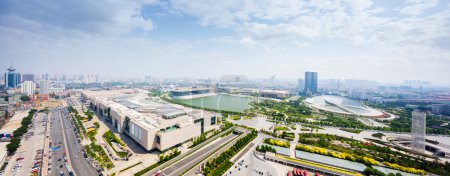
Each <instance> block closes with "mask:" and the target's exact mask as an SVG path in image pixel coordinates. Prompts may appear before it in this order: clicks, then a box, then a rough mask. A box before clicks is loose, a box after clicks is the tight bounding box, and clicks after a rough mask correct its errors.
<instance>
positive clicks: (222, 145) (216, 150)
mask: <svg viewBox="0 0 450 176" xmlns="http://www.w3.org/2000/svg"><path fill="white" fill-rule="evenodd" d="M239 136H240V134H239V135H238V136H236V138H237V137H239ZM236 138H233V139H232V140H230V141H228V142H227V143H225V145H222V147H219V148H218V149H216V150H215V151H214V152H213V153H212V154H211V156H212V155H213V154H214V153H216V152H218V151H219V150H220V149H222V148H224V147H225V146H227V145H228V144H229V143H231V142H233V141H234V140H235V139H236ZM206 159H208V158H206ZM206 159H204V160H206ZM204 160H202V161H199V162H197V163H195V165H193V166H192V167H190V168H189V169H187V170H186V171H184V172H183V173H182V174H181V175H184V174H186V173H187V172H188V171H190V170H191V169H192V168H194V167H195V166H197V165H198V164H199V163H201V162H203V161H204Z"/></svg>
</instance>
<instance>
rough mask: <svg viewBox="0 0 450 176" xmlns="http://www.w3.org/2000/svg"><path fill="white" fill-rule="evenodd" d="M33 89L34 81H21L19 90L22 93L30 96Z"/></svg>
mask: <svg viewBox="0 0 450 176" xmlns="http://www.w3.org/2000/svg"><path fill="white" fill-rule="evenodd" d="M35 91H36V83H34V82H33V81H24V82H22V85H21V92H22V93H23V94H26V95H28V96H30V95H34V92H35Z"/></svg>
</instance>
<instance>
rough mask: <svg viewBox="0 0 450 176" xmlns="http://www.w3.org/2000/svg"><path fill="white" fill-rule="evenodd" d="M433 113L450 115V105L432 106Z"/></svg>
mask: <svg viewBox="0 0 450 176" xmlns="http://www.w3.org/2000/svg"><path fill="white" fill-rule="evenodd" d="M431 113H433V114H443V115H450V104H434V105H431Z"/></svg>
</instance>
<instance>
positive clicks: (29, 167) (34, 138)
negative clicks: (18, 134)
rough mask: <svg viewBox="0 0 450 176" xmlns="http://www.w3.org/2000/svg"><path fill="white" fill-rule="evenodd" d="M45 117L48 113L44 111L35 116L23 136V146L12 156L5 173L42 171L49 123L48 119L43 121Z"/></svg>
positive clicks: (18, 174)
mask: <svg viewBox="0 0 450 176" xmlns="http://www.w3.org/2000/svg"><path fill="white" fill-rule="evenodd" d="M45 118H46V115H45V114H43V113H38V114H37V115H36V116H35V118H34V121H33V123H32V125H31V127H30V129H29V130H28V132H27V133H26V134H25V135H24V136H23V138H22V142H21V146H20V147H19V149H18V150H17V152H16V154H14V155H13V156H12V157H11V159H10V161H9V164H8V166H7V167H6V169H5V173H6V174H5V175H12V176H21V175H31V174H33V173H35V174H39V173H40V172H41V163H42V158H43V157H44V156H46V154H45V153H43V150H42V149H43V148H44V138H45V127H46V125H47V124H46V121H43V119H45Z"/></svg>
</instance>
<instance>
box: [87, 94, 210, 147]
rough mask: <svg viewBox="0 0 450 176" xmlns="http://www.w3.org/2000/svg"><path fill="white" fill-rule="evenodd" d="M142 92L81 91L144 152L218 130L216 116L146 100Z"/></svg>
mask: <svg viewBox="0 0 450 176" xmlns="http://www.w3.org/2000/svg"><path fill="white" fill-rule="evenodd" d="M147 94H148V92H147V91H143V90H130V89H124V90H112V91H104V90H102V91H91V90H83V91H82V93H81V95H82V97H83V98H84V100H85V101H86V104H88V105H89V106H90V107H91V108H92V109H93V110H94V111H96V112H98V114H100V116H102V117H103V118H105V120H106V121H107V122H110V123H111V124H112V126H113V127H114V128H115V130H117V131H118V132H119V133H126V134H127V135H128V136H130V137H131V138H132V139H133V140H135V141H136V142H137V143H139V144H140V145H141V146H142V147H144V148H145V149H146V150H154V149H157V150H160V151H165V150H167V149H170V148H172V147H176V146H179V145H180V144H182V143H184V142H187V141H189V140H190V139H192V138H193V137H196V136H199V135H200V134H202V133H204V132H206V131H209V130H212V129H218V128H219V125H217V115H218V114H216V113H211V112H207V111H203V110H196V109H191V108H186V107H183V106H180V105H175V104H170V103H167V102H164V101H163V100H161V99H159V98H155V97H149V96H148V95H147Z"/></svg>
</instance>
